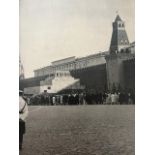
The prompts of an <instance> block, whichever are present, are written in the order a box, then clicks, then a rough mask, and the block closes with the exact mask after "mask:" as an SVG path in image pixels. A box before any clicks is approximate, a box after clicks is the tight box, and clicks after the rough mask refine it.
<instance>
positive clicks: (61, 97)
mask: <svg viewBox="0 0 155 155" xmlns="http://www.w3.org/2000/svg"><path fill="white" fill-rule="evenodd" d="M60 105H63V95H60Z"/></svg>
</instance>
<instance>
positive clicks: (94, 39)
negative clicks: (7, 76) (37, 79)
mask: <svg viewBox="0 0 155 155" xmlns="http://www.w3.org/2000/svg"><path fill="white" fill-rule="evenodd" d="M116 12H118V14H119V15H120V17H121V19H122V20H123V21H125V26H126V31H127V34H128V38H129V41H130V42H133V41H134V40H135V21H134V20H135V2H134V0H20V14H19V28H20V29H19V40H20V42H19V45H20V47H19V51H20V56H21V61H22V63H23V66H24V74H25V77H26V78H28V77H33V76H34V73H33V71H34V70H35V69H38V68H42V67H45V66H48V65H50V63H51V62H52V61H55V60H59V59H63V58H67V57H70V56H76V57H82V56H87V55H90V54H95V53H97V52H99V51H103V52H104V51H107V50H109V46H110V41H111V35H112V22H113V21H114V20H115V17H116V15H117V13H116Z"/></svg>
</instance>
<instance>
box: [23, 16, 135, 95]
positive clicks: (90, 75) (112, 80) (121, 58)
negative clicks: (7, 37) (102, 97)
mask: <svg viewBox="0 0 155 155" xmlns="http://www.w3.org/2000/svg"><path fill="white" fill-rule="evenodd" d="M112 25H113V33H112V38H111V44H110V48H109V50H108V51H105V52H98V53H96V54H92V55H89V56H86V57H81V58H76V57H74V56H73V57H69V58H65V59H61V60H57V61H54V62H51V64H50V65H49V66H46V67H43V68H40V69H37V70H34V77H32V78H29V79H25V80H21V81H20V87H21V89H27V88H30V87H31V89H33V87H41V80H42V81H43V80H46V79H47V78H49V77H53V76H54V75H55V73H56V72H58V71H61V72H63V71H64V72H66V71H69V72H70V75H71V76H72V77H74V78H75V79H79V81H80V84H81V85H82V86H84V87H85V89H86V90H94V91H112V90H113V89H115V90H119V89H121V90H127V89H131V90H132V91H134V87H135V86H134V83H135V80H134V79H135V77H134V76H135V73H134V72H135V65H134V61H135V43H129V40H128V37H127V33H126V30H125V23H124V22H123V21H122V20H121V18H120V16H119V15H117V16H116V19H115V21H114V22H113V24H112ZM32 93H33V91H32ZM34 93H36V92H34ZM38 93H39V92H38Z"/></svg>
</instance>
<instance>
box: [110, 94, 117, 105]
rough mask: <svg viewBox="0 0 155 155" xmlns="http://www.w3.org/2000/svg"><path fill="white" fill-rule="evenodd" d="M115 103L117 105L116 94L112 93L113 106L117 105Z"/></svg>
mask: <svg viewBox="0 0 155 155" xmlns="http://www.w3.org/2000/svg"><path fill="white" fill-rule="evenodd" d="M115 103H116V98H115V94H114V93H112V94H111V104H115Z"/></svg>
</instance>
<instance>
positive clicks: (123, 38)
mask: <svg viewBox="0 0 155 155" xmlns="http://www.w3.org/2000/svg"><path fill="white" fill-rule="evenodd" d="M116 13H117V15H116V18H115V21H114V22H113V32H112V38H111V44H110V53H117V52H120V50H121V49H122V48H125V47H128V46H129V40H128V36H127V33H126V30H125V23H124V21H122V19H121V18H120V16H119V14H118V11H116Z"/></svg>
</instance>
